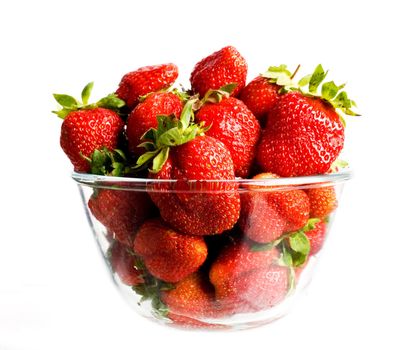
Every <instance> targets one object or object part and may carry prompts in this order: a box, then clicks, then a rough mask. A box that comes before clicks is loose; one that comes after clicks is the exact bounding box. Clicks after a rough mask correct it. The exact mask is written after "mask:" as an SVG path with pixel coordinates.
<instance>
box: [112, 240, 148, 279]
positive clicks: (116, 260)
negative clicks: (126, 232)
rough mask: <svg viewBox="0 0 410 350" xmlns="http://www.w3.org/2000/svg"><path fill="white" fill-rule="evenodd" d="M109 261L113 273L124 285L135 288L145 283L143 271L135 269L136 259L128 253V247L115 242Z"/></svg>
mask: <svg viewBox="0 0 410 350" xmlns="http://www.w3.org/2000/svg"><path fill="white" fill-rule="evenodd" d="M109 259H110V263H111V267H112V269H113V271H114V272H115V273H116V274H117V275H118V277H119V278H120V280H121V281H122V283H124V284H126V285H129V286H135V285H137V284H141V283H143V282H144V279H143V271H138V270H137V268H136V267H135V257H134V256H133V255H132V254H130V253H129V252H128V251H127V247H126V246H124V245H122V244H121V243H118V242H114V243H113V245H112V246H111V248H110V254H109Z"/></svg>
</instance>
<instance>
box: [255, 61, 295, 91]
mask: <svg viewBox="0 0 410 350" xmlns="http://www.w3.org/2000/svg"><path fill="white" fill-rule="evenodd" d="M299 68H300V65H298V66H297V68H296V69H295V71H294V72H293V73H292V72H291V71H290V70H288V67H287V65H286V64H281V65H279V66H270V67H269V68H268V70H267V71H266V72H265V73H263V74H261V76H262V77H264V78H267V79H268V81H269V83H271V84H276V85H279V86H282V87H283V88H282V89H281V90H280V92H281V93H282V92H284V91H285V90H284V89H290V88H297V84H295V82H294V81H293V78H294V77H295V75H296V73H297V72H298V70H299Z"/></svg>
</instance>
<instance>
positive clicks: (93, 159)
mask: <svg viewBox="0 0 410 350" xmlns="http://www.w3.org/2000/svg"><path fill="white" fill-rule="evenodd" d="M84 158H85V159H86V160H87V161H89V162H90V173H91V174H95V175H106V176H122V175H124V174H125V173H127V172H128V166H127V158H126V156H125V154H124V152H123V151H121V150H119V149H115V150H113V151H110V150H109V149H107V148H106V147H102V148H101V149H96V150H94V152H93V153H92V154H91V156H90V157H89V158H88V157H84Z"/></svg>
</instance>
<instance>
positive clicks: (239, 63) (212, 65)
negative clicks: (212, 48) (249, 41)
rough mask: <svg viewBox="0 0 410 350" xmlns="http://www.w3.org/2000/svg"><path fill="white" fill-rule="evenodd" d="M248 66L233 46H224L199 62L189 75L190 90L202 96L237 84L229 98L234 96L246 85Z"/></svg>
mask: <svg viewBox="0 0 410 350" xmlns="http://www.w3.org/2000/svg"><path fill="white" fill-rule="evenodd" d="M247 72H248V65H247V63H246V61H245V59H244V58H243V57H242V56H241V54H240V53H239V52H238V50H236V49H235V48H234V47H233V46H226V47H224V48H222V49H221V50H219V51H216V52H214V53H213V54H211V55H209V56H207V57H205V58H204V59H202V60H201V61H199V62H198V63H197V64H196V65H195V67H194V69H193V71H192V73H191V79H190V81H191V85H192V90H193V91H194V92H195V93H199V94H200V95H201V96H204V95H205V94H206V92H207V91H208V90H210V89H213V90H217V89H220V88H221V87H222V86H224V85H227V84H231V83H235V84H237V86H236V88H235V90H234V91H233V92H232V94H231V96H236V95H237V94H238V93H239V92H240V91H241V90H242V88H243V87H244V86H245V83H246V74H247Z"/></svg>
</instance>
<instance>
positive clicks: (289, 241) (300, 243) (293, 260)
mask: <svg viewBox="0 0 410 350" xmlns="http://www.w3.org/2000/svg"><path fill="white" fill-rule="evenodd" d="M320 221H321V220H320V219H317V218H311V219H309V220H308V221H307V223H306V225H305V226H303V227H302V228H301V229H299V230H297V231H293V232H289V233H286V234H284V235H282V236H281V237H279V238H278V239H276V240H274V241H272V242H269V243H254V244H253V246H252V248H251V249H252V251H265V250H270V249H272V248H273V247H277V248H279V250H280V251H281V256H280V257H279V259H278V263H279V264H280V265H283V266H288V267H299V266H302V265H303V264H304V263H305V261H306V260H307V257H308V256H309V252H310V241H309V238H308V237H307V236H306V232H308V231H310V230H313V229H314V228H315V227H316V224H317V223H318V222H320Z"/></svg>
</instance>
